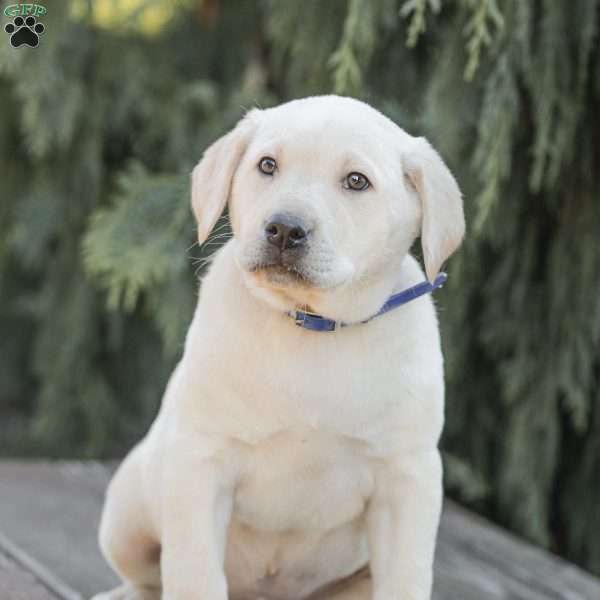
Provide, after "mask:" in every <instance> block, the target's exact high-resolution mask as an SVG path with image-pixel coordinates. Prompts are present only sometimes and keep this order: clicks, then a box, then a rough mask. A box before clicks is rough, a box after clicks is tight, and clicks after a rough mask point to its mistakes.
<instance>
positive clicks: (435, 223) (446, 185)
mask: <svg viewBox="0 0 600 600" xmlns="http://www.w3.org/2000/svg"><path fill="white" fill-rule="evenodd" d="M404 170H405V173H406V175H407V176H408V178H409V180H410V182H411V183H412V185H413V187H414V188H415V190H416V191H417V194H418V196H419V198H420V200H421V212H422V222H421V246H422V248H423V259H424V261H425V271H426V273H427V278H428V279H429V281H431V282H433V280H434V279H435V277H436V275H437V274H438V272H439V270H440V268H441V266H442V264H443V263H444V261H445V260H446V259H447V258H448V257H449V256H450V255H451V254H452V253H453V252H454V251H455V250H456V249H457V248H458V246H459V245H460V242H461V241H462V238H463V236H464V233H465V217H464V213H463V203H462V195H461V193H460V190H459V189H458V185H457V183H456V181H455V179H454V177H453V176H452V173H450V171H449V169H448V167H447V166H446V165H445V164H444V161H443V160H442V159H441V158H440V156H439V154H438V153H437V152H436V151H435V150H434V149H433V148H432V147H431V146H430V144H429V142H428V141H427V140H426V139H425V138H416V139H414V141H413V143H412V147H411V148H409V150H408V151H407V152H406V153H405V155H404Z"/></svg>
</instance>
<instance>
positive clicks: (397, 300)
mask: <svg viewBox="0 0 600 600" xmlns="http://www.w3.org/2000/svg"><path fill="white" fill-rule="evenodd" d="M447 278H448V276H447V275H446V273H440V274H439V275H438V276H437V277H436V278H435V281H434V282H433V283H430V282H429V281H423V282H422V283H417V285H413V286H412V287H409V288H407V289H406V290H403V291H402V292H398V293H397V294H393V295H392V296H390V297H389V298H388V300H387V302H386V303H385V304H384V305H383V306H382V307H381V308H380V309H379V312H376V313H375V314H374V315H373V316H372V317H369V318H368V319H365V320H364V321H360V322H361V323H368V322H369V321H371V320H372V319H374V318H375V317H380V316H381V315H383V314H385V313H386V312H389V311H390V310H393V309H394V308H398V307H399V306H402V305H403V304H406V303H407V302H410V301H411V300H415V299H416V298H419V296H423V295H425V294H430V293H431V292H433V290H436V289H437V288H440V287H442V286H443V285H444V283H445V282H446V279H447ZM286 314H287V315H288V316H289V317H291V318H292V319H294V321H295V322H296V325H298V327H304V329H310V330H311V331H335V330H336V329H338V328H339V327H348V326H349V325H354V323H343V322H342V321H339V322H338V321H334V320H333V319H327V318H326V317H323V316H321V315H317V314H315V313H312V312H306V311H304V310H296V311H295V312H288V313H286Z"/></svg>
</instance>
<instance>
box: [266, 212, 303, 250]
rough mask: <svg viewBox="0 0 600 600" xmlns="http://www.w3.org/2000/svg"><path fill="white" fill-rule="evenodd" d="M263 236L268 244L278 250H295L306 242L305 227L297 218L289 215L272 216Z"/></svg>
mask: <svg viewBox="0 0 600 600" xmlns="http://www.w3.org/2000/svg"><path fill="white" fill-rule="evenodd" d="M265 236H266V238H267V241H268V242H269V244H273V246H277V247H278V248H279V249H280V250H288V249H290V248H297V247H299V246H302V245H303V244H304V242H306V237H307V236H308V231H307V227H306V225H305V224H304V223H303V222H302V221H301V220H300V219H299V218H298V217H292V216H289V215H273V217H271V220H270V221H269V222H268V223H267V225H266V227H265Z"/></svg>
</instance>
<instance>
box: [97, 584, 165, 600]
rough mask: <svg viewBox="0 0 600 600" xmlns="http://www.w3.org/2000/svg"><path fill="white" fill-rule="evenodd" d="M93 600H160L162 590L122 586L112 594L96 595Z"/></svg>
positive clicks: (112, 591)
mask: <svg viewBox="0 0 600 600" xmlns="http://www.w3.org/2000/svg"><path fill="white" fill-rule="evenodd" d="M91 600H160V590H157V589H155V588H147V587H144V588H140V587H136V586H132V585H122V586H120V587H118V588H115V589H114V590H111V591H110V592H102V593H101V594H96V595H95V596H94V597H93V598H91Z"/></svg>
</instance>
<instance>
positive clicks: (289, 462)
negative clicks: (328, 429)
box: [234, 430, 373, 531]
mask: <svg viewBox="0 0 600 600" xmlns="http://www.w3.org/2000/svg"><path fill="white" fill-rule="evenodd" d="M362 450H363V449H362V448H361V446H360V443H358V442H355V441H353V440H349V439H346V438H343V437H342V436H336V435H332V434H324V433H318V432H314V431H310V430H306V431H298V430H296V431H292V430H286V431H280V432H278V433H276V434H274V435H271V436H269V437H268V438H266V439H265V440H263V441H261V442H259V443H257V444H255V445H254V446H253V447H252V448H251V449H250V450H248V451H247V453H246V455H245V460H244V468H243V472H242V475H241V477H240V480H239V484H238V486H237V489H236V494H235V503H234V513H235V516H236V518H237V519H238V520H240V521H241V522H243V523H245V524H247V525H249V526H251V527H253V528H255V529H262V530H272V531H283V530H293V529H320V530H322V529H332V528H335V527H337V526H339V525H341V524H343V523H347V522H349V521H351V520H353V519H355V518H357V517H358V516H359V515H360V514H361V513H362V512H363V510H364V507H365V503H366V501H367V500H368V498H369V496H370V495H371V492H372V488H373V473H372V471H373V465H372V464H371V463H370V461H369V459H368V458H367V457H366V456H365V454H364V452H363V451H362Z"/></svg>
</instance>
